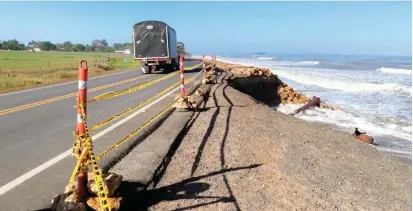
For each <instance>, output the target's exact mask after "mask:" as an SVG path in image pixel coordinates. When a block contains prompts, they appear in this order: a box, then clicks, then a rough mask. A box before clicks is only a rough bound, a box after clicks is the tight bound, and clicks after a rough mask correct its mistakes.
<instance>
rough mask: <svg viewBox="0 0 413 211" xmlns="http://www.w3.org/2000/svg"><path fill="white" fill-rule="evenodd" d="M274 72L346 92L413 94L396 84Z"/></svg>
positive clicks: (299, 81)
mask: <svg viewBox="0 0 413 211" xmlns="http://www.w3.org/2000/svg"><path fill="white" fill-rule="evenodd" d="M272 72H273V73H275V74H277V75H278V76H280V77H284V78H287V79H289V80H293V81H295V82H298V83H301V84H307V85H314V86H319V87H323V88H326V89H333V90H340V91H344V92H405V93H410V94H411V93H412V88H411V87H407V86H404V85H400V84H396V83H366V82H358V81H352V80H350V79H344V78H337V79H336V78H334V77H328V75H327V76H321V75H317V74H314V73H311V72H300V71H294V70H291V69H280V68H277V69H275V68H273V69H272Z"/></svg>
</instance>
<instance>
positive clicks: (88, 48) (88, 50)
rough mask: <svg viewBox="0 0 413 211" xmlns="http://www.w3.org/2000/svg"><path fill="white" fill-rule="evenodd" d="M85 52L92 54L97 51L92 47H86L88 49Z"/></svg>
mask: <svg viewBox="0 0 413 211" xmlns="http://www.w3.org/2000/svg"><path fill="white" fill-rule="evenodd" d="M85 51H86V52H92V51H95V47H93V46H90V45H86V49H85Z"/></svg>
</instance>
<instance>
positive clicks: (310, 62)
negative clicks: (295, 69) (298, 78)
mask: <svg viewBox="0 0 413 211" xmlns="http://www.w3.org/2000/svg"><path fill="white" fill-rule="evenodd" d="M294 64H297V65H318V64H320V62H319V61H301V62H295V63H294Z"/></svg>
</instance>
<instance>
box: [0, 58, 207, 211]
mask: <svg viewBox="0 0 413 211" xmlns="http://www.w3.org/2000/svg"><path fill="white" fill-rule="evenodd" d="M198 64H200V61H186V62H185V67H193V66H196V65H198ZM199 67H201V66H199ZM199 71H200V68H196V69H193V70H190V71H186V73H185V78H186V79H188V78H190V77H193V76H195V74H196V73H197V72H199ZM161 76H163V74H148V75H142V73H141V71H140V70H139V69H135V70H128V71H124V72H120V73H114V74H110V75H104V76H98V77H94V78H90V79H89V81H88V90H90V91H89V92H88V98H89V99H90V98H91V97H94V96H97V95H99V94H102V93H105V92H108V91H112V90H117V89H120V88H126V87H130V86H132V85H135V84H138V83H142V82H144V81H147V80H150V79H153V78H157V77H161ZM179 77H180V76H179V74H178V75H176V76H174V77H172V78H170V79H167V80H164V81H161V82H159V83H157V84H155V85H153V86H150V87H148V88H145V89H142V90H140V91H137V92H133V93H130V94H127V95H123V96H119V97H116V98H112V99H107V100H102V101H96V102H92V103H89V104H88V111H87V119H88V125H89V127H91V125H95V124H97V123H99V122H101V121H103V120H105V119H107V118H109V117H110V116H113V115H115V114H117V113H119V112H120V111H122V110H124V109H127V108H129V107H132V106H134V105H136V104H138V103H139V102H141V101H144V100H145V99H148V98H150V97H152V96H154V95H156V94H157V93H159V92H161V91H163V90H164V89H166V88H168V87H170V86H171V85H173V84H174V83H176V82H178V81H179ZM125 80H126V81H125ZM190 85H191V84H188V86H190ZM76 92H77V82H76V81H74V82H69V83H64V84H58V85H53V86H48V87H42V88H35V89H30V90H25V91H20V92H14V93H10V94H2V95H0V134H1V136H0V144H1V147H0V210H41V209H45V208H48V207H49V205H50V201H51V199H52V197H53V196H54V195H56V194H58V193H61V192H63V190H64V187H65V186H66V185H67V184H68V181H69V177H70V175H71V172H72V171H73V167H74V165H75V162H76V159H75V158H74V157H72V156H70V150H71V147H72V145H73V143H74V140H75V137H74V136H73V135H72V133H73V131H74V129H75V127H76V109H75V108H74V107H73V106H74V105H75V104H76ZM176 94H179V89H177V90H176V91H175V92H173V93H172V94H171V95H168V96H165V98H164V99H162V100H158V101H154V102H156V103H152V104H151V106H150V107H147V108H146V109H140V110H139V109H138V111H137V112H135V111H134V112H131V114H127V115H126V116H125V117H122V118H120V119H118V120H117V121H115V122H113V123H111V124H109V125H107V126H104V127H102V128H99V129H97V130H94V131H92V132H91V136H92V137H93V139H94V140H93V141H94V152H95V155H99V154H100V153H101V152H103V151H104V150H105V149H107V148H108V147H110V146H111V145H113V144H114V143H116V142H117V141H119V140H120V139H121V138H123V137H124V136H126V135H128V134H129V133H130V132H131V131H133V130H134V129H136V128H138V127H139V126H141V125H143V124H144V123H145V122H147V121H148V120H149V119H151V118H152V117H153V116H155V115H156V114H158V113H159V112H160V111H161V110H162V109H163V108H164V107H165V106H166V105H167V104H169V103H170V102H172V100H173V98H174V97H175V96H176ZM132 114H133V115H132ZM131 115H132V116H131ZM125 120H127V121H125ZM115 126H117V127H115ZM121 151H122V147H120V148H119V149H116V150H114V151H112V152H111V153H110V154H109V155H108V156H107V157H105V158H102V159H101V160H100V161H99V163H102V162H106V161H107V160H108V159H109V158H110V157H111V156H115V154H117V153H119V152H121Z"/></svg>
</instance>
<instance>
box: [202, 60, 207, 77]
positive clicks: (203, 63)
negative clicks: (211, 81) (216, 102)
mask: <svg viewBox="0 0 413 211" xmlns="http://www.w3.org/2000/svg"><path fill="white" fill-rule="evenodd" d="M202 70H203V71H204V79H205V78H206V67H205V56H202Z"/></svg>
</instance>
